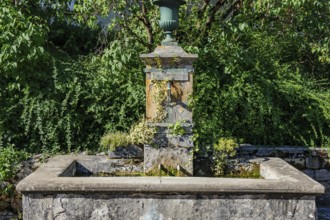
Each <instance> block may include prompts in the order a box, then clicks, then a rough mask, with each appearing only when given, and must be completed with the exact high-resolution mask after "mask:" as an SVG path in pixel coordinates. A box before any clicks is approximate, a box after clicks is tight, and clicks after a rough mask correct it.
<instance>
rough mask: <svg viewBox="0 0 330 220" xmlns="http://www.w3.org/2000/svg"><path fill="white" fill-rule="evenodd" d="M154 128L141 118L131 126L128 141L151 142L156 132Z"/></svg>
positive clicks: (134, 142)
mask: <svg viewBox="0 0 330 220" xmlns="http://www.w3.org/2000/svg"><path fill="white" fill-rule="evenodd" d="M156 131H157V130H156V128H153V127H150V126H148V124H147V120H146V119H145V118H143V119H142V120H141V121H140V122H139V123H137V124H135V125H133V126H132V128H131V130H130V133H129V142H130V143H132V144H136V145H143V144H147V143H151V142H152V141H153V138H154V135H155V133H156Z"/></svg>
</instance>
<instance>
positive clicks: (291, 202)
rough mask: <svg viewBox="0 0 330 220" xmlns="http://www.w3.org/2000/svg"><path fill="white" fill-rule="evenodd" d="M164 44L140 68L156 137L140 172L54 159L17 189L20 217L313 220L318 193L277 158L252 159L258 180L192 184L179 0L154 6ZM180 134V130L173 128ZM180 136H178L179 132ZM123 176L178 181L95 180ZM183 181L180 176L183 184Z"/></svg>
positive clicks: (89, 160) (91, 160) (188, 83)
mask: <svg viewBox="0 0 330 220" xmlns="http://www.w3.org/2000/svg"><path fill="white" fill-rule="evenodd" d="M154 3H155V4H156V5H159V7H160V11H161V20H160V26H161V27H162V28H163V30H164V33H165V39H164V40H163V41H162V44H161V46H158V47H157V48H156V49H155V51H154V52H153V53H150V54H144V55H141V58H142V59H143V60H144V61H145V63H146V69H145V74H146V92H147V101H146V106H147V108H146V117H147V120H148V121H149V126H152V127H156V128H157V130H158V132H157V134H156V135H155V138H154V141H153V142H152V143H149V144H147V145H145V146H144V165H143V168H142V167H141V166H139V165H136V164H134V163H132V161H125V160H114V159H110V158H108V157H106V156H72V155H69V156H68V155H66V156H55V157H54V158H52V159H51V160H49V161H48V162H47V163H46V164H44V165H42V166H41V167H40V168H39V169H38V170H37V171H35V172H34V173H32V174H31V175H30V176H28V177H27V178H25V179H24V180H23V181H21V182H20V183H19V184H18V185H17V190H18V191H20V192H21V193H22V194H23V218H24V219H27V220H38V219H58V220H59V219H63V220H64V219H124V220H127V219H145V220H149V219H299V220H303V219H316V218H317V216H316V206H315V197H316V196H317V195H320V194H322V193H324V187H323V186H322V185H320V184H319V183H317V182H315V181H314V180H312V179H311V178H309V177H308V176H306V175H305V174H303V173H301V172H300V171H298V170H297V169H295V168H294V167H292V166H291V165H289V164H287V163H286V162H284V161H283V160H281V159H279V158H259V159H257V160H255V161H254V162H255V163H258V164H259V165H260V175H261V177H262V178H259V179H243V178H240V179H234V178H214V177H193V160H192V159H193V155H192V152H193V142H192V126H193V122H192V112H191V110H190V109H189V97H190V96H191V95H192V88H193V84H192V83H193V72H194V69H193V62H194V60H196V59H197V55H194V54H188V53H186V52H185V51H184V50H183V49H182V48H181V47H180V46H178V44H177V42H176V41H175V40H174V38H173V33H172V32H173V30H175V29H176V28H177V27H178V10H179V6H180V5H181V4H183V3H184V1H183V0H155V1H154ZM177 128H179V129H177ZM178 130H179V132H178ZM119 163H121V164H122V165H123V166H124V167H125V169H126V170H128V171H131V172H133V171H134V172H135V171H144V172H145V173H148V172H152V171H153V170H155V169H156V170H157V169H158V170H161V169H176V170H178V171H180V172H181V173H182V174H184V175H181V176H180V177H167V176H161V175H159V176H125V177H118V176H117V177H116V176H114V177H96V176H94V174H96V173H107V172H108V173H109V172H111V170H113V169H115V168H116V166H118V164H119ZM183 176H185V177H183Z"/></svg>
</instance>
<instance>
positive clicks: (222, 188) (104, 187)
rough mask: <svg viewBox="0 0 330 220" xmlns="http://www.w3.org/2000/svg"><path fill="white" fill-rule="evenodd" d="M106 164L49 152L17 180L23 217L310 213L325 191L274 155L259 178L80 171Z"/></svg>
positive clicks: (262, 216) (108, 162) (262, 165)
mask: <svg viewBox="0 0 330 220" xmlns="http://www.w3.org/2000/svg"><path fill="white" fill-rule="evenodd" d="M111 163H112V160H111V159H109V158H107V157H106V156H55V157H54V158H52V159H51V160H49V162H48V163H46V164H44V165H42V166H41V167H40V168H39V169H38V170H37V171H35V172H34V173H32V174H31V175H30V176H28V177H27V178H25V179H24V180H23V181H21V182H20V183H19V184H18V185H17V190H18V191H20V192H21V193H22V194H23V217H24V219H33V220H37V219H299V220H302V219H317V216H316V205H315V196H317V195H320V194H323V193H324V190H325V189H324V187H323V186H322V185H321V184H319V183H318V182H316V181H314V180H313V179H311V178H309V177H308V176H306V175H305V174H303V173H302V172H300V171H298V170H297V169H296V168H294V167H292V166H291V165H289V164H288V163H286V162H285V161H283V160H281V159H279V158H262V159H259V163H260V174H261V176H262V177H263V179H242V178H215V177H146V176H142V177H87V176H89V175H92V174H93V173H95V172H106V171H107V169H111V166H112V164H111ZM127 169H129V170H132V172H133V171H137V170H138V169H140V168H139V167H138V166H135V165H134V164H129V165H127ZM77 172H80V173H81V172H86V174H89V175H86V177H74V176H75V175H76V174H77Z"/></svg>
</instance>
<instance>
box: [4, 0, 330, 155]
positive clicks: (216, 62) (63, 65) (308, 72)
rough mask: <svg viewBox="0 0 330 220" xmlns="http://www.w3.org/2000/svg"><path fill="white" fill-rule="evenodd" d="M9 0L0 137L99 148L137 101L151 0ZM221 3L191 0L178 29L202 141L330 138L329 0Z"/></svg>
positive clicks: (318, 142)
mask: <svg viewBox="0 0 330 220" xmlns="http://www.w3.org/2000/svg"><path fill="white" fill-rule="evenodd" d="M15 2H19V3H17V4H14V3H13V2H12V1H1V2H0V33H1V36H0V106H1V108H0V146H9V145H15V147H16V148H17V147H20V148H22V149H27V150H29V151H32V152H33V151H34V152H38V151H54V152H56V151H60V150H65V151H72V150H83V149H84V150H86V149H96V148H97V147H98V144H99V139H100V137H101V136H102V135H103V134H105V133H107V132H116V131H122V132H128V131H129V130H130V127H131V125H132V124H134V123H136V121H138V120H139V118H141V116H142V114H143V112H144V110H145V84H144V80H145V79H144V74H143V71H142V70H143V68H144V64H143V63H142V62H141V60H140V58H139V54H141V53H146V52H148V51H151V50H153V49H154V48H155V46H156V45H157V44H158V43H159V42H160V41H161V39H162V33H161V31H160V29H159V27H158V20H159V12H158V8H157V7H155V6H154V5H153V4H152V1H151V0H148V1H142V2H141V1H124V0H120V1H112V0H99V1H93V2H92V1H87V0H79V1H76V5H75V7H74V10H73V11H71V10H69V9H68V3H69V2H71V1H69V0H63V1H56V2H55V1H51V0H47V1H43V3H42V4H40V1H37V0H31V1H15ZM223 2H224V3H225V4H224V5H223V6H222V7H217V4H215V3H216V1H197V0H189V1H188V4H186V5H184V6H183V7H182V8H181V10H180V16H181V17H182V18H185V19H181V20H180V27H179V29H178V30H177V31H176V32H177V33H176V36H177V39H178V40H179V42H180V44H181V45H182V46H183V47H184V48H185V49H186V50H187V51H188V52H192V53H198V55H199V59H198V61H197V62H196V63H195V72H196V74H195V75H194V94H193V100H192V107H193V113H194V114H193V115H194V123H195V126H194V129H195V131H194V133H196V134H197V135H196V137H197V139H196V141H195V143H196V145H197V146H198V147H199V148H200V151H199V152H200V153H201V154H204V153H205V151H207V149H206V148H205V149H203V146H210V145H212V144H213V143H214V142H216V141H217V140H218V139H219V137H235V138H237V139H242V141H244V142H248V143H251V144H267V145H280V144H289V145H308V146H329V145H330V126H329V125H330V105H329V103H330V91H329V86H330V83H329V82H330V75H329V69H330V61H329V60H330V58H329V57H330V55H329V54H330V52H329V44H330V41H329V39H330V38H329V37H328V36H329V35H330V27H329V25H328V24H329V23H330V17H329V10H330V7H329V6H330V2H329V1H305V0H295V1H290V0H285V1H274V0H265V1H252V0H248V1H231V0H225V1H223ZM109 11H111V14H110V17H111V16H112V17H113V19H112V20H111V22H110V25H109V26H108V27H107V29H101V27H100V26H99V25H98V24H97V22H96V20H97V15H102V16H107V15H108V13H109ZM160 100H163V98H161V97H160ZM151 133H152V132H151ZM134 138H135V140H139V141H137V142H140V143H143V142H145V140H143V138H142V137H139V134H138V133H137V132H135V135H134Z"/></svg>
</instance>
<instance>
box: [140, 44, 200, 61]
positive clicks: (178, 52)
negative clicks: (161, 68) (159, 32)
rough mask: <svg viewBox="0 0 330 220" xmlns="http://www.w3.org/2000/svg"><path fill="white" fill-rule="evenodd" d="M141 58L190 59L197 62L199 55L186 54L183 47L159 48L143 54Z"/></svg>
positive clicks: (169, 46)
mask: <svg viewBox="0 0 330 220" xmlns="http://www.w3.org/2000/svg"><path fill="white" fill-rule="evenodd" d="M140 58H142V59H150V58H151V59H153V58H160V59H162V58H180V59H189V60H195V59H197V58H198V55H197V54H190V53H187V52H185V51H184V50H183V49H182V47H181V46H173V45H166V46H163V45H162V46H158V47H157V48H156V49H155V51H154V52H152V53H149V54H141V55H140Z"/></svg>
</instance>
